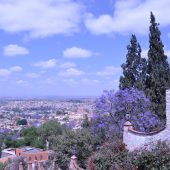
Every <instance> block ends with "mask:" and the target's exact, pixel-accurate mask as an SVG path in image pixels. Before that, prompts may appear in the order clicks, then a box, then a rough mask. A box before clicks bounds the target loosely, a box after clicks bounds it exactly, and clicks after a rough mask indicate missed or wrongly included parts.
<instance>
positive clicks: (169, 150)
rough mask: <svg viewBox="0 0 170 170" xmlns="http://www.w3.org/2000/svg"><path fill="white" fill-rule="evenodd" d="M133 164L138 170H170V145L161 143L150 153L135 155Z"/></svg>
mask: <svg viewBox="0 0 170 170" xmlns="http://www.w3.org/2000/svg"><path fill="white" fill-rule="evenodd" d="M133 157H134V158H135V159H134V161H133V163H134V164H135V165H136V166H137V167H138V170H169V169H170V145H169V143H166V142H161V141H159V142H158V143H157V145H156V146H153V148H152V149H151V150H149V151H146V150H142V151H140V152H139V151H137V152H135V153H133Z"/></svg>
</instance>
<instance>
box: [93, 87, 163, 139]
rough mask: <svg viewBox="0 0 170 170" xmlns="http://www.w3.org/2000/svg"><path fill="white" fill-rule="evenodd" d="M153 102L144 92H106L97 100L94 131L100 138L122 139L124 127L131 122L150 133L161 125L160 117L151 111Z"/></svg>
mask: <svg viewBox="0 0 170 170" xmlns="http://www.w3.org/2000/svg"><path fill="white" fill-rule="evenodd" d="M150 107H151V102H150V101H149V99H148V98H146V96H145V94H144V92H143V91H139V90H137V89H133V88H132V89H125V90H119V91H117V92H114V91H113V90H110V91H104V93H103V94H102V96H101V97H100V98H98V99H97V100H96V104H95V113H94V114H93V118H92V122H93V130H94V133H95V134H96V135H99V136H100V138H103V139H104V138H110V137H111V138H112V137H115V136H117V137H118V138H120V137H122V132H123V125H124V123H125V121H127V118H126V115H127V114H128V115H129V121H130V122H131V123H132V124H133V126H134V128H135V129H136V130H138V131H141V132H150V131H152V130H153V129H154V128H156V127H157V126H158V124H159V123H160V121H159V119H158V116H157V115H155V114H153V113H151V111H150Z"/></svg>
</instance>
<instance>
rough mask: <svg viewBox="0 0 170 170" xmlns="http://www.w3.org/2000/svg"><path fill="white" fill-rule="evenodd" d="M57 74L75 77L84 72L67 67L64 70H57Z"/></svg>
mask: <svg viewBox="0 0 170 170" xmlns="http://www.w3.org/2000/svg"><path fill="white" fill-rule="evenodd" d="M58 75H59V76H61V77H77V76H81V75H84V72H83V71H81V70H78V69H75V68H68V69H67V70H65V71H61V72H59V74H58Z"/></svg>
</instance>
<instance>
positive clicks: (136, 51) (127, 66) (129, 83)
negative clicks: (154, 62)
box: [119, 35, 147, 90]
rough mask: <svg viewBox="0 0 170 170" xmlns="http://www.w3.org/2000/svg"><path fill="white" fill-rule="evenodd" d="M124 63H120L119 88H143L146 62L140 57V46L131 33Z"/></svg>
mask: <svg viewBox="0 0 170 170" xmlns="http://www.w3.org/2000/svg"><path fill="white" fill-rule="evenodd" d="M127 50H128V53H127V55H126V63H124V64H122V65H121V67H122V69H123V76H121V77H120V84H119V88H120V89H125V88H131V87H133V88H138V89H140V90H143V89H144V88H145V87H144V86H145V80H146V68H147V62H146V59H145V58H142V57H141V47H140V45H139V43H138V41H137V39H136V36H135V35H132V37H131V40H130V44H129V45H128V46H127Z"/></svg>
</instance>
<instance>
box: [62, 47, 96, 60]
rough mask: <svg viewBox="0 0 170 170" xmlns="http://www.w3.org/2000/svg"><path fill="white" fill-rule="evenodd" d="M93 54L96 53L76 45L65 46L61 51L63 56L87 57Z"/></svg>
mask: <svg viewBox="0 0 170 170" xmlns="http://www.w3.org/2000/svg"><path fill="white" fill-rule="evenodd" d="M93 55H96V53H93V52H92V51H90V50H87V49H83V48H79V47H76V46H74V47H71V48H67V49H65V50H64V52H63V56H64V57H66V58H88V57H91V56H93Z"/></svg>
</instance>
